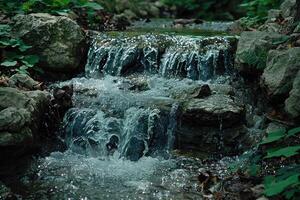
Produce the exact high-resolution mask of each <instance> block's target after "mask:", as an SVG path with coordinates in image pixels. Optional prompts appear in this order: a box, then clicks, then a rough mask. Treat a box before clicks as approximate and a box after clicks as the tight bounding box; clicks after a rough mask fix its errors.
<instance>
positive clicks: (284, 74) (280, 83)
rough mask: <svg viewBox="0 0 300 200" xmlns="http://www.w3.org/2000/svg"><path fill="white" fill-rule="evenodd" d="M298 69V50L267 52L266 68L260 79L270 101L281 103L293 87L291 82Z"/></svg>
mask: <svg viewBox="0 0 300 200" xmlns="http://www.w3.org/2000/svg"><path fill="white" fill-rule="evenodd" d="M299 69H300V48H299V47H295V48H290V49H287V50H273V51H270V52H269V55H268V61H267V67H266V69H265V70H264V73H263V75H262V77H261V85H262V87H264V88H265V89H266V91H267V93H268V96H269V97H270V99H271V100H272V99H274V100H276V101H279V102H280V101H283V100H284V99H285V98H287V97H288V94H289V92H290V90H291V89H292V87H293V80H294V79H295V77H296V75H297V72H298V71H299Z"/></svg>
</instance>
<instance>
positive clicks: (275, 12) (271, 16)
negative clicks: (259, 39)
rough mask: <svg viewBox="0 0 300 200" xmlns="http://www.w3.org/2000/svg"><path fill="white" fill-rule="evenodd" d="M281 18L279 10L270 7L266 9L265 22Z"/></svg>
mask: <svg viewBox="0 0 300 200" xmlns="http://www.w3.org/2000/svg"><path fill="white" fill-rule="evenodd" d="M279 18H281V10H276V9H271V10H269V11H268V19H267V23H270V22H276V21H277V20H278V19H279Z"/></svg>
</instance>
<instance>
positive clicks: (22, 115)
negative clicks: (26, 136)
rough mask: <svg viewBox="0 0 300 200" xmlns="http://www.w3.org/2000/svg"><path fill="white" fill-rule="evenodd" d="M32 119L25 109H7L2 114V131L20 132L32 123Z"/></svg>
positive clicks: (0, 116) (0, 119)
mask: <svg viewBox="0 0 300 200" xmlns="http://www.w3.org/2000/svg"><path fill="white" fill-rule="evenodd" d="M30 117H31V116H30V113H29V112H28V111H27V110H26V109H24V108H15V107H8V108H5V109H3V110H1V112H0V131H5V130H6V131H20V129H22V128H23V126H24V125H25V124H28V123H29V122H30Z"/></svg>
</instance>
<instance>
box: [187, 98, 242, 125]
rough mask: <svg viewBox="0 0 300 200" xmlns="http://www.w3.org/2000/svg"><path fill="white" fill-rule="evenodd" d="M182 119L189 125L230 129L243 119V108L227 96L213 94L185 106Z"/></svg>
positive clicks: (193, 100)
mask: <svg viewBox="0 0 300 200" xmlns="http://www.w3.org/2000/svg"><path fill="white" fill-rule="evenodd" d="M182 118H183V121H184V122H187V123H189V124H198V125H202V126H215V127H219V126H220V125H221V126H223V127H230V126H232V125H235V124H239V123H240V122H241V121H242V120H243V119H244V107H243V106H242V105H239V104H238V103H236V102H235V101H234V99H233V98H231V97H230V96H228V95H224V94H214V95H211V96H209V97H206V98H203V99H192V100H191V101H190V102H188V103H187V105H186V106H185V110H184V111H183V116H182Z"/></svg>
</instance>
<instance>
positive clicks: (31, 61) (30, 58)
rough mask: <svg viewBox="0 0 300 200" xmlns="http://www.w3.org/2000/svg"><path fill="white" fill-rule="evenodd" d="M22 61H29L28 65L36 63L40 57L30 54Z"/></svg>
mask: <svg viewBox="0 0 300 200" xmlns="http://www.w3.org/2000/svg"><path fill="white" fill-rule="evenodd" d="M22 62H23V63H24V62H26V63H28V65H35V64H37V63H38V62H39V57H38V56H36V55H28V56H25V57H24V59H23V60H22Z"/></svg>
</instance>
